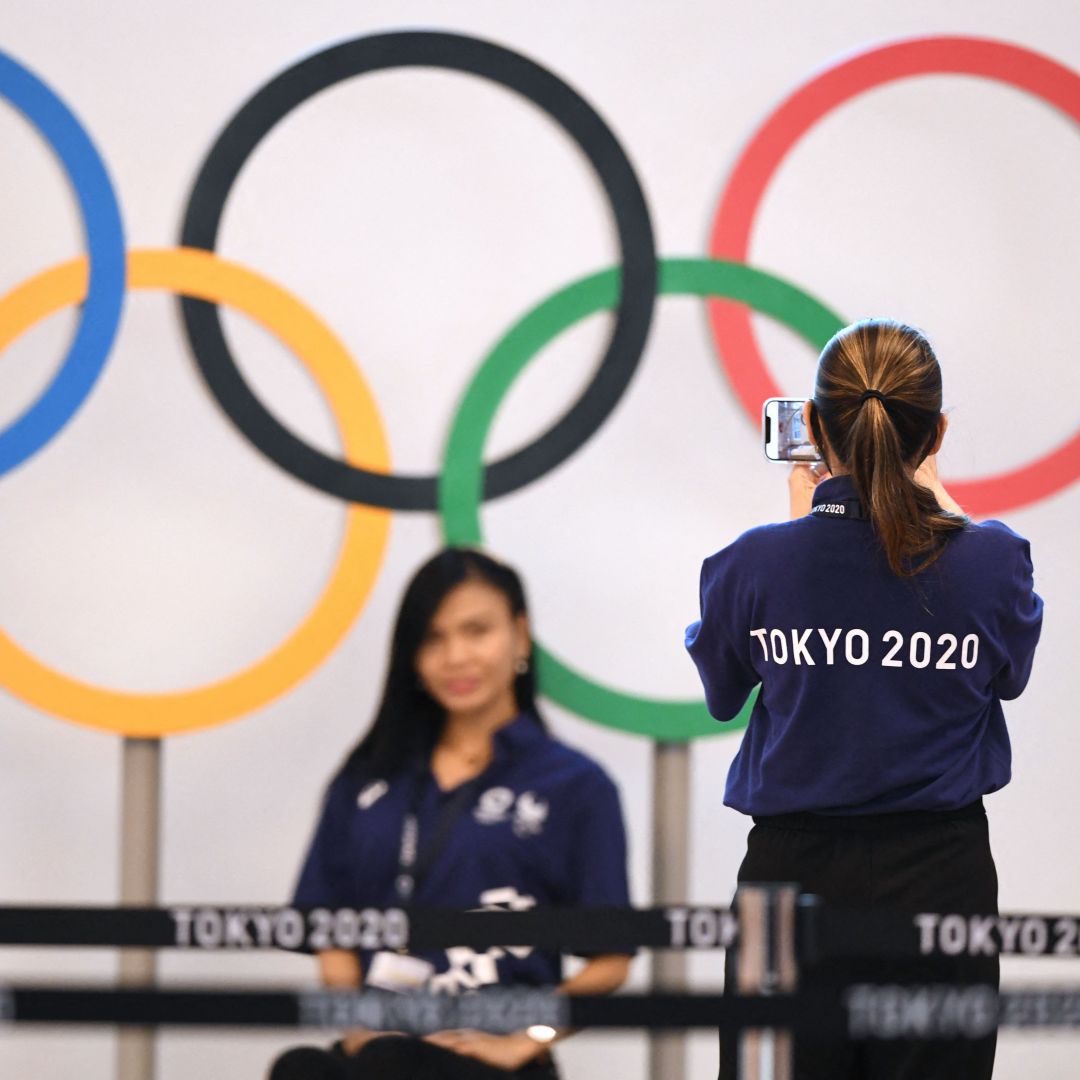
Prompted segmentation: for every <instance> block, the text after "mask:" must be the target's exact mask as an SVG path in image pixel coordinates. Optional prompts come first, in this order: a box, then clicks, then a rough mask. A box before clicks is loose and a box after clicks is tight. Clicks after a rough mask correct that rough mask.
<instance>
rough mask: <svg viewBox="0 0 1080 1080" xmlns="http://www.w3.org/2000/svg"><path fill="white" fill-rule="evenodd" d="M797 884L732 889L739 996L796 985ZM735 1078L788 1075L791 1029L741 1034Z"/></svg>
mask: <svg viewBox="0 0 1080 1080" xmlns="http://www.w3.org/2000/svg"><path fill="white" fill-rule="evenodd" d="M798 898H799V887H798V886H797V885H771V884H770V885H754V884H744V885H740V886H739V889H738V892H737V893H736V894H735V907H736V910H737V912H738V916H739V952H738V960H737V963H736V970H735V978H736V986H737V989H738V992H739V995H740V996H753V995H758V994H760V995H771V994H791V993H794V991H795V989H796V986H797V984H798V964H797V962H796V954H795V918H796V915H795V913H796V909H797V905H798ZM738 1075H739V1080H792V1077H793V1076H794V1047H793V1043H792V1037H791V1032H790V1031H781V1030H776V1029H773V1028H761V1029H752V1030H749V1031H744V1032H743V1033H742V1034H741V1035H740V1036H739V1069H738Z"/></svg>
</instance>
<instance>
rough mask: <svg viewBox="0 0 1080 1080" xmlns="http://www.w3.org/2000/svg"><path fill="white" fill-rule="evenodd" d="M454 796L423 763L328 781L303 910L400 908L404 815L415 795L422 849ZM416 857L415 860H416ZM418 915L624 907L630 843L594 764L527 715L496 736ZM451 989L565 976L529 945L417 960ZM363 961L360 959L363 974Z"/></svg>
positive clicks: (610, 787) (304, 882) (544, 982)
mask: <svg viewBox="0 0 1080 1080" xmlns="http://www.w3.org/2000/svg"><path fill="white" fill-rule="evenodd" d="M458 790H460V789H457V788H455V789H452V790H451V791H448V792H444V791H443V790H442V789H440V788H439V786H438V784H437V783H436V781H435V778H434V776H433V775H432V773H431V770H430V767H428V764H427V763H425V765H424V768H423V769H420V770H418V771H416V772H413V771H409V772H406V773H402V774H398V775H396V776H392V777H378V776H370V777H353V776H349V775H347V774H345V773H342V774H340V775H338V776H337V778H336V779H335V780H334V781H333V782H332V783H331V785H330V788H329V790H328V792H327V796H326V801H325V803H324V806H323V811H322V816H321V819H320V821H319V824H318V827H317V829H316V832H315V837H314V839H313V840H312V843H311V847H310V849H309V851H308V854H307V859H306V860H305V862H304V867H303V870H302V871H301V874H300V881H299V883H298V885H297V887H296V893H295V896H294V900H293V902H294V903H295V904H296V905H298V906H303V907H307V906H328V907H376V908H380V907H395V906H399V905H400V903H401V901H400V899H399V897H398V895H397V892H396V889H395V879H396V877H397V875H398V869H399V857H400V852H401V833H402V824H403V821H404V818H405V817H406V815H407V814H408V813H409V811H410V809H411V807H412V803H413V800H414V799H418V803H417V806H416V812H417V820H418V825H419V836H418V844H417V846H418V848H419V849H420V851H421V852H423V849H424V846H425V844H426V843H427V842H428V840H429V838H430V837H431V835H432V831H433V830H434V829H436V828H437V824H438V822H439V819H440V816H441V814H442V810H443V808H444V807H445V805H446V803H447V801H448V800H452V799H453V798H454V796H455V793H456V792H457V791H458ZM421 857H422V856H421ZM412 903H413V904H414V905H415V906H416V907H447V908H458V909H470V908H480V907H493V908H502V909H505V910H527V909H529V908H531V907H533V906H538V905H548V906H559V907H564V906H565V907H570V906H608V905H611V906H616V907H625V906H626V905H627V904H628V903H629V897H628V891H627V878H626V835H625V830H624V828H623V819H622V812H621V810H620V807H619V796H618V791H617V790H616V788H615V785H614V784H613V783H612V781H611V780H610V779H609V777H608V776H607V774H606V773H605V772H604V770H603V769H601V768H600V766H599V765H597V764H596V762H594V761H592V760H591V759H590V758H588V757H586V756H585V755H584V754H582V753H579V752H578V751H576V750H572V749H571V748H570V747H568V746H565V745H563V744H562V743H560V742H558V741H556V740H555V739H553V738H551V737H550V736H549V735H548V734H547V733H546V732H545V731H544V729H543V728H542V727H541V726H540V724H539V722H538V721H537V720H536V718H535V717H533V716H531V715H528V714H523V715H521V716H519V717H517V718H516V719H515V720H514V721H513V722H512V723H510V724H509V725H507V726H506V727H504V728H501V729H500V730H499V731H497V732H496V734H495V738H494V756H493V758H492V761H491V764H490V765H489V766H488V768H487V769H486V770H485V771H484V772H483V774H481V776H480V777H479V780H478V783H477V786H476V788H475V795H474V797H473V798H472V799H471V800H470V802H469V803H468V804H467V805H466V806H465V807H464V809H463V811H462V812H461V813H460V814H459V816H458V817H457V819H456V822H455V825H454V828H453V830H452V832H451V833H450V836H449V839H448V841H447V843H446V844H445V846H444V847H443V848H442V850H441V852H440V853H439V854H438V856H437V858H436V859H435V861H434V863H433V864H432V865H431V867H430V869H429V870H428V872H427V873H426V874H424V875H423V876H422V877H421V878H420V879H419V880H418V881H417V883H416V890H415V893H414V896H413V900H412ZM415 955H418V956H421V957H422V958H423V959H425V960H429V961H431V962H432V963H433V964H434V965H435V967H436V971H437V973H438V974H437V975H436V977H435V978H434V979H433V980H432V988H433V989H436V990H442V991H447V992H456V991H460V990H472V989H478V988H479V987H480V986H482V985H485V984H489V983H493V982H499V983H504V984H526V985H537V986H548V985H556V984H558V983H559V982H560V981H561V980H562V962H561V957H560V956H559V955H557V954H553V953H547V952H542V951H540V950H533V949H513V950H504V949H490V950H486V951H483V950H481V951H480V952H475V951H474V950H472V949H467V948H459V949H451V950H448V951H441V952H437V953H417V954H415ZM370 959H371V957H370V955H366V954H363V953H362V954H361V964H362V968H363V971H364V972H365V973H366V972H367V971H368V967H369V962H370Z"/></svg>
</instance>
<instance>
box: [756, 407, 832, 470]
mask: <svg viewBox="0 0 1080 1080" xmlns="http://www.w3.org/2000/svg"><path fill="white" fill-rule="evenodd" d="M805 404H806V399H805V398H775V397H774V398H769V399H768V400H767V401H766V402H765V404H764V405H763V406H762V407H761V420H762V423H761V430H762V434H763V436H764V444H765V456H766V457H767V458H768V459H769V460H770V461H780V462H793V461H797V462H808V463H809V462H814V461H820V460H821V456H820V455H819V454H818V452H817V449H816V448H815V447H814V441H813V439H812V438H811V437H810V432H809V431H807V430H806V425H805V424H803V415H802V413H803V406H804V405H805Z"/></svg>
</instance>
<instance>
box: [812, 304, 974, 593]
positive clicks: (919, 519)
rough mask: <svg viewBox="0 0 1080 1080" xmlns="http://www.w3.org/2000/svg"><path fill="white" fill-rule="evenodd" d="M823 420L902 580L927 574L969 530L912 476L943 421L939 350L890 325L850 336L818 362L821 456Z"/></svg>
mask: <svg viewBox="0 0 1080 1080" xmlns="http://www.w3.org/2000/svg"><path fill="white" fill-rule="evenodd" d="M819 418H820V425H821V427H823V428H824V430H825V435H826V436H827V437H828V445H829V447H830V448H831V450H832V453H833V454H835V455H836V457H837V458H838V459H839V463H840V464H841V465H842V466H843V467H844V468H845V469H847V471H848V472H849V473H850V474H851V478H852V480H853V482H854V484H855V491H856V494H857V495H858V497H859V501H860V502H861V503H862V504H863V506H864V507H866V508H867V509H868V512H869V514H870V519H871V521H872V523H873V526H874V530H875V532H876V533H877V536H878V539H879V540H880V541H881V544H882V547H883V548H884V549H885V555H886V557H887V558H888V560H889V566H890V567H891V568H892V570H893V572H894V573H896V574H900V575H903V576H905V577H910V576H912V575H914V574H917V573H919V572H920V571H921V570H924V569H925V568H926V567H927V566H929V565H930V563H932V562H933V561H934V559H936V558H937V557H938V556H939V555H940V554H941V552H942V550H943V549H944V545H945V542H946V539H947V537H948V536H949V534H951V533H953V532H956V531H957V530H959V529H962V528H963V527H964V526H965V525H966V524H967V518H964V517H960V516H958V515H955V514H949V513H947V512H946V511H944V510H942V508H941V507H940V506H939V505H938V502H937V499H936V498H935V496H934V494H933V492H931V491H930V490H929V489H928V488H925V487H923V486H922V485H921V484H917V483H915V481H914V480H913V479H912V475H911V474H912V471H913V469H914V468H915V467H917V466H918V465H919V464H920V463H921V462H922V460H923V459H924V458H925V457H926V455H927V454H929V453H930V451H931V450H932V449H933V447H934V443H935V441H936V440H937V433H938V422H939V420H940V419H941V367H940V365H939V364H938V360H937V357H936V356H935V355H934V350H933V349H932V348H931V347H930V342H929V341H927V340H926V338H925V337H924V336H923V335H922V334H921V333H920V332H919V331H918V330H916V329H914V328H913V327H910V326H907V325H905V324H904V323H899V322H894V321H892V320H889V319H867V320H864V321H863V322H857V323H854V324H853V325H852V326H847V327H845V328H844V329H843V330H841V331H840V332H839V333H838V334H836V335H835V336H834V337H833V338H832V340H831V341H829V343H828V344H827V345H826V346H825V348H824V349H823V350H822V352H821V356H820V358H819V359H818V369H817V383H816V386H815V388H814V401H813V408H812V409H811V412H810V423H811V428H812V430H813V434H814V438H815V439H816V440H817V442H818V445H819V446H822V445H823V442H822V438H821V427H819Z"/></svg>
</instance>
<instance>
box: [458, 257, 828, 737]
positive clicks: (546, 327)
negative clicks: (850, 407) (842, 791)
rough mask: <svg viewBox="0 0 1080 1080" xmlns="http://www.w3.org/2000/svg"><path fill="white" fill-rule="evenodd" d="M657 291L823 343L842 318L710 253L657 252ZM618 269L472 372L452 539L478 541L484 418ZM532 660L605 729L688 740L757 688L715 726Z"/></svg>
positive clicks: (505, 342)
mask: <svg viewBox="0 0 1080 1080" xmlns="http://www.w3.org/2000/svg"><path fill="white" fill-rule="evenodd" d="M658 291H659V292H660V293H661V294H663V295H667V296H670V295H691V296H724V297H727V298H729V299H731V300H734V301H737V302H739V303H741V304H746V305H748V306H750V307H752V308H753V309H754V310H756V311H760V312H762V313H763V314H765V315H770V316H771V317H772V318H774V319H776V320H777V321H779V322H781V323H783V324H784V325H785V326H788V327H789V328H790V329H792V330H794V331H795V332H796V333H797V334H799V335H801V336H802V337H803V338H805V339H806V340H807V341H808V342H809V343H810V344H811V345H813V346H814V347H815V348H816V349H821V348H822V346H823V345H824V344H825V342H826V341H828V340H829V338H830V337H832V335H833V334H835V333H836V331H837V330H839V329H840V328H841V327H842V326H843V325H844V321H843V320H842V319H841V318H840V317H839V316H838V315H835V314H834V313H833V312H831V311H829V309H828V308H826V307H825V306H824V305H823V304H822V303H821V302H820V301H818V300H817V299H815V298H814V297H812V296H810V295H809V294H808V293H805V292H803V291H802V290H801V289H798V288H796V287H795V286H794V285H792V284H790V283H789V282H786V281H783V280H781V279H780V278H777V277H774V276H773V275H772V274H767V273H765V272H764V271H762V270H755V269H753V268H751V267H749V266H744V265H742V264H740V263H731V262H722V261H720V260H714V259H663V260H661V262H660V280H659V283H658ZM617 296H618V271H617V270H614V269H611V270H605V271H602V272H600V273H598V274H593V275H592V276H591V277H587V278H582V279H580V280H579V281H576V282H574V283H573V284H571V285H568V286H566V287H565V288H564V289H561V290H560V291H559V292H557V293H554V294H552V295H551V296H549V297H548V298H547V299H546V300H544V301H542V302H541V303H540V304H539V305H537V306H536V307H535V308H533V310H532V311H530V312H529V313H528V314H527V315H525V316H524V317H523V318H522V319H521V320H519V321H518V323H517V324H516V325H515V326H513V327H512V328H511V329H510V330H509V331H508V332H507V333H506V335H505V336H504V337H503V338H502V340H501V341H499V342H498V344H496V346H495V347H494V349H492V351H491V352H490V353H489V354H488V355H487V357H486V358H485V359H484V361H483V363H482V364H481V365H480V368H479V370H478V371H477V373H476V375H475V376H474V377H473V380H472V382H471V383H470V384H469V387H468V389H467V390H466V391H465V396H464V398H463V399H462V402H461V405H460V406H459V408H458V412H457V415H456V416H455V417H454V423H453V427H452V428H451V431H450V438H449V440H448V441H447V446H446V455H445V458H444V462H443V472H442V479H441V482H440V485H439V513H440V514H441V515H442V521H443V531H444V533H445V535H446V539H447V541H448V542H449V543H464V544H474V543H480V542H482V540H483V529H482V526H481V523H480V505H481V501H482V490H483V487H482V485H483V464H482V461H483V450H484V443H485V441H486V440H487V435H488V432H489V430H490V428H491V423H492V421H493V420H494V418H495V413H496V411H497V409H498V407H499V404H500V403H501V402H502V400H503V398H504V396H505V395H506V393H507V392H508V391H509V389H510V387H511V386H512V385H513V383H514V380H515V379H516V378H517V376H518V375H519V374H521V372H522V371H523V370H524V369H525V367H526V366H527V365H528V364H529V362H530V361H531V360H533V359H534V358H535V357H536V356H537V355H538V354H539V352H540V351H541V350H542V349H543V347H544V346H545V345H547V344H548V343H549V342H550V341H552V340H553V339H554V338H555V337H557V336H558V335H559V334H560V333H562V332H563V331H564V330H567V329H569V327H571V326H573V325H574V323H576V322H578V321H579V320H580V319H583V318H585V317H586V316H588V315H592V314H594V313H595V312H598V311H603V310H605V309H609V308H611V307H612V306H614V304H615V302H616V299H617ZM536 664H537V674H538V676H539V683H540V686H541V687H542V688H543V693H544V695H545V696H546V697H549V698H551V700H552V701H554V702H556V703H557V704H559V705H561V706H563V708H566V709H569V710H571V711H572V712H575V713H577V714H578V715H579V716H584V717H586V718H587V719H589V720H594V721H596V722H597V723H599V724H604V725H606V726H607V727H613V728H618V729H620V730H622V731H630V732H634V733H636V734H638V735H651V736H653V737H655V738H658V739H665V740H679V741H681V740H686V739H692V738H695V737H697V736H699V735H716V734H721V733H723V732H729V731H732V730H734V729H737V728H741V727H745V726H746V723H747V721H748V720H749V718H750V711H751V709H752V707H753V704H754V700H755V699H756V697H757V693H756V691H755V693H754V694H752V695H751V697H750V699H749V700H748V701H747V702H746V704H745V705H744V706H743V708H742V710H741V711H740V712H739V715H738V716H737V717H736V718H735V719H734V720H733V721H731V723H729V724H724V725H720V724H718V723H717V722H716V721H715V720H714V719H713V718H712V717H711V716H710V715H709V713H708V710H707V709H706V707H705V705H704V703H703V702H701V701H660V700H655V699H651V698H642V697H635V696H633V695H631V694H626V693H623V692H622V691H619V690H612V689H610V688H608V687H605V686H602V685H601V684H600V683H598V682H596V681H595V680H593V679H590V678H588V677H587V676H585V675H582V674H581V673H580V672H578V671H575V670H574V669H573V668H572V667H570V666H569V665H568V664H566V663H564V662H563V661H562V660H559V659H558V658H557V657H556V656H555V655H554V654H553V653H551V652H549V651H548V650H547V649H545V648H544V647H543V646H542V645H541V644H540V643H539V642H537V644H536Z"/></svg>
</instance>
